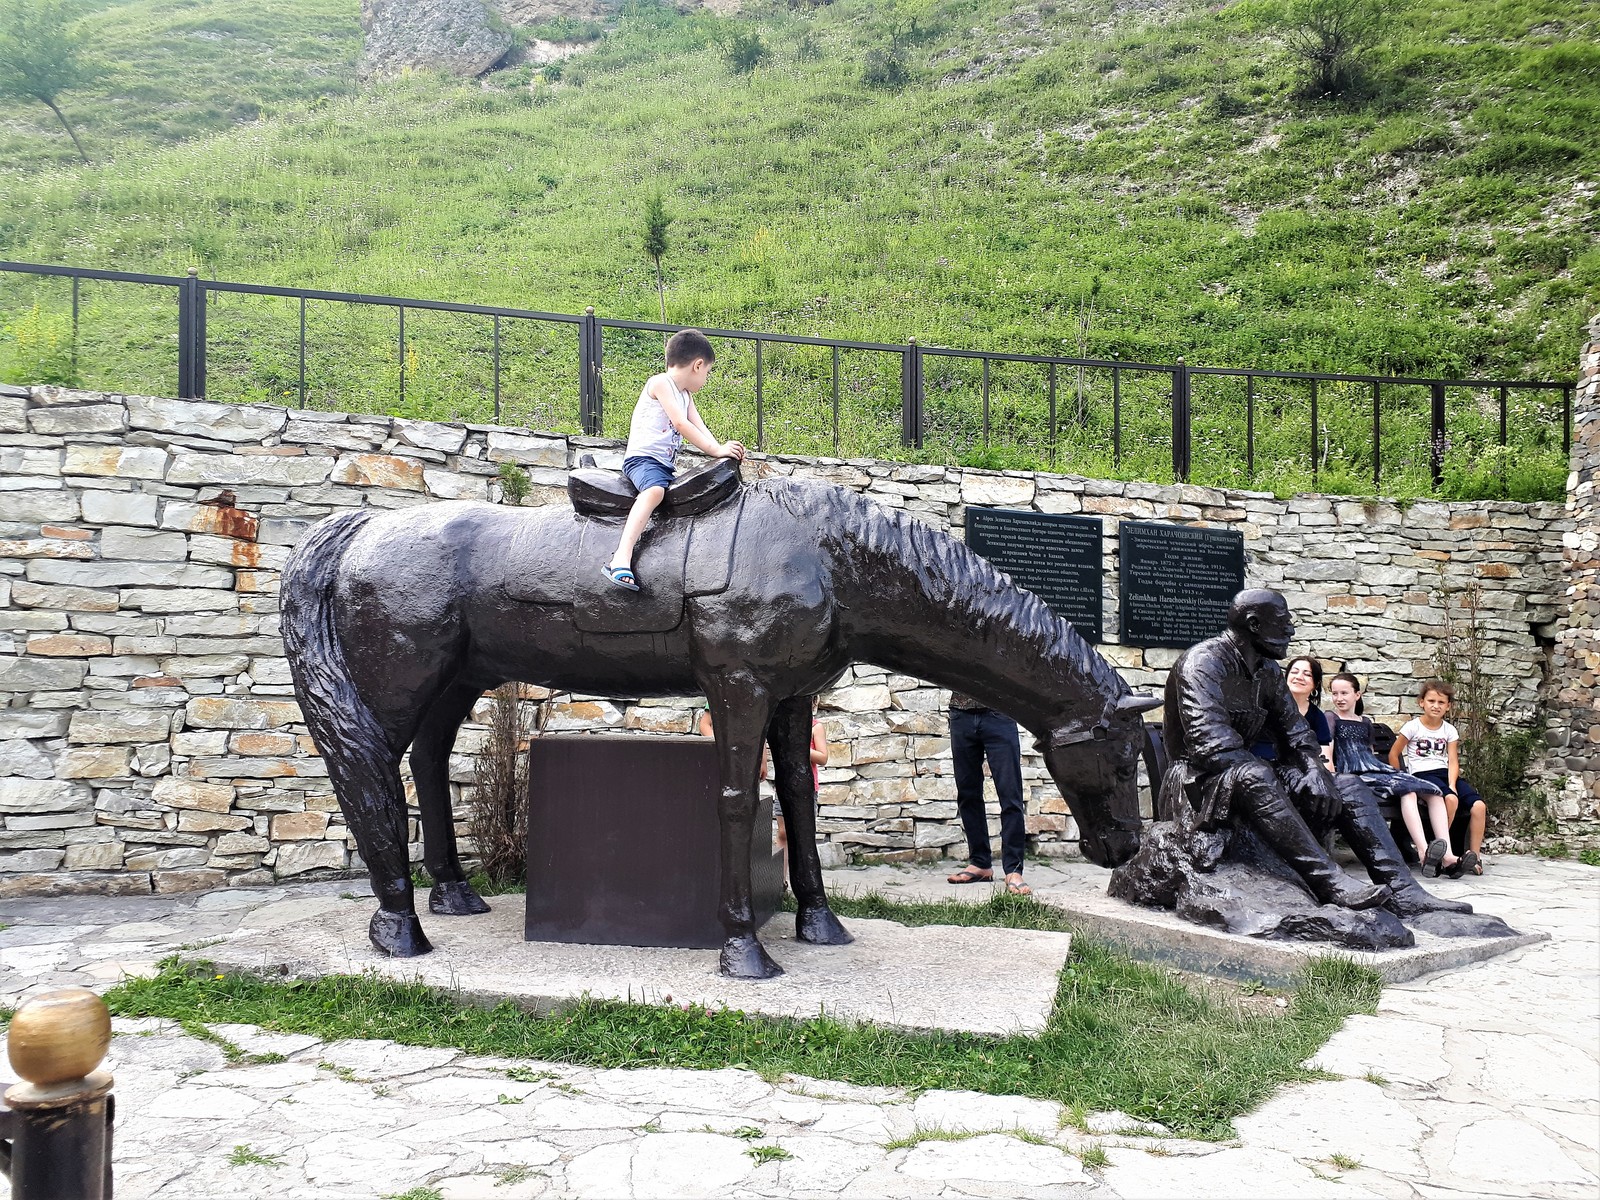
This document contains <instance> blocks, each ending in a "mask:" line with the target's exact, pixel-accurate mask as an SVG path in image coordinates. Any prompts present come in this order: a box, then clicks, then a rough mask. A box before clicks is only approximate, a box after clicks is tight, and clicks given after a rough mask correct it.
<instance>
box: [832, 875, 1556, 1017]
mask: <svg viewBox="0 0 1600 1200" xmlns="http://www.w3.org/2000/svg"><path fill="white" fill-rule="evenodd" d="M958 865H959V864H955V863H936V864H933V865H931V866H924V865H917V866H914V867H846V868H841V869H839V870H834V871H825V872H824V873H823V881H824V884H825V885H826V887H827V889H828V893H829V894H830V895H862V894H864V893H866V892H869V891H880V892H882V893H883V894H884V895H886V896H892V897H894V898H896V899H900V900H959V901H963V902H967V903H981V902H982V901H985V900H987V899H988V898H989V897H990V896H991V895H992V894H993V893H994V892H995V891H996V890H998V888H997V887H990V886H985V885H983V884H964V885H960V884H949V883H946V882H945V878H946V876H947V875H948V874H949V873H950V872H951V871H952V870H954V869H956V867H957V866H958ZM1025 874H1026V877H1027V879H1028V883H1029V886H1030V887H1032V888H1033V892H1034V896H1035V897H1036V898H1037V899H1039V900H1041V901H1043V902H1044V903H1047V904H1053V905H1055V906H1056V907H1058V908H1061V909H1063V910H1065V911H1066V913H1067V914H1068V917H1069V919H1070V920H1071V922H1072V924H1073V925H1074V926H1076V927H1077V928H1078V929H1079V930H1081V931H1082V932H1083V933H1085V934H1088V935H1090V936H1092V937H1095V938H1099V939H1100V940H1102V941H1106V942H1110V943H1113V944H1114V945H1116V946H1117V947H1118V948H1119V949H1121V950H1122V951H1124V952H1125V953H1127V954H1129V955H1131V956H1132V957H1134V958H1138V959H1143V960H1144V961H1146V962H1155V963H1161V964H1162V965H1164V966H1169V967H1177V968H1180V969H1181V970H1185V971H1196V972H1199V973H1201V974H1205V975H1215V976H1219V977H1221V978H1225V979H1237V980H1257V981H1259V982H1261V983H1265V984H1268V985H1269V986H1272V987H1286V986H1289V985H1292V984H1293V983H1295V981H1296V980H1297V978H1298V977H1299V974H1300V971H1301V969H1302V968H1303V967H1304V965H1305V963H1306V961H1307V960H1308V959H1311V958H1317V957H1320V956H1323V955H1339V956H1341V957H1344V958H1350V959H1354V960H1355V961H1356V962H1359V963H1362V964H1364V965H1365V966H1369V967H1371V968H1372V969H1373V970H1375V971H1376V972H1378V974H1379V975H1380V976H1381V977H1382V978H1383V980H1384V981H1385V982H1386V983H1402V982H1404V981H1406V980H1408V979H1416V978H1418V977H1419V976H1422V975H1430V974H1433V973H1434V972H1436V971H1448V970H1453V969H1455V968H1458V967H1464V966H1467V965H1469V964H1471V963H1475V962H1482V961H1483V960H1485V959H1489V958H1494V957H1497V956H1498V955H1501V954H1506V953H1508V952H1510V951H1512V950H1516V949H1519V948H1520V947H1523V946H1527V945H1530V944H1532V943H1534V942H1542V941H1545V940H1547V939H1548V937H1549V935H1548V934H1546V933H1519V934H1518V936H1516V937H1509V938H1445V937H1436V936H1434V935H1433V934H1430V933H1425V932H1423V931H1422V930H1420V929H1418V930H1413V932H1414V933H1415V935H1416V939H1417V943H1416V945H1415V946H1411V947H1408V948H1406V949H1404V950H1389V951H1382V952H1367V951H1356V950H1346V949H1343V948H1342V947H1339V946H1332V945H1329V944H1327V943H1326V942H1289V941H1276V940H1269V939H1265V938H1252V937H1244V936H1241V935H1239V934H1234V933H1223V932H1221V931H1220V930H1215V929H1207V928H1204V927H1203V926H1199V925H1194V924H1191V923H1190V922H1188V921H1185V920H1183V919H1181V918H1179V917H1177V916H1175V915H1173V914H1172V913H1170V912H1161V911H1158V910H1156V909H1150V908H1141V907H1139V906H1137V905H1133V904H1127V903H1125V902H1123V901H1121V900H1115V899H1112V898H1111V897H1109V896H1107V895H1106V894H1105V889H1106V882H1107V880H1109V879H1110V877H1111V873H1110V872H1109V871H1107V870H1104V869H1103V868H1101V867H1097V866H1094V865H1093V864H1091V863H1086V862H1075V861H1069V860H1061V861H1057V862H1053V863H1049V864H1039V863H1029V864H1027V871H1026V873H1025ZM1363 878H1364V877H1363ZM1478 882H1479V883H1480V884H1481V883H1482V882H1483V881H1482V880H1481V879H1480V880H1479V881H1478ZM1428 887H1429V890H1431V891H1433V892H1434V893H1435V894H1437V895H1440V896H1444V897H1448V898H1450V899H1463V900H1469V901H1472V900H1475V899H1476V900H1477V901H1478V905H1477V907H1478V910H1479V911H1482V912H1490V913H1492V912H1494V904H1493V901H1492V900H1491V901H1490V902H1489V903H1487V904H1484V903H1482V896H1481V894H1479V895H1476V896H1475V895H1474V892H1473V891H1471V890H1469V885H1468V884H1465V883H1463V882H1461V881H1456V880H1445V879H1441V880H1429V881H1428ZM1481 890H1482V889H1481V888H1480V889H1479V892H1480V893H1481Z"/></svg>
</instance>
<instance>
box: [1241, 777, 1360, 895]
mask: <svg viewBox="0 0 1600 1200" xmlns="http://www.w3.org/2000/svg"><path fill="white" fill-rule="evenodd" d="M1254 818H1255V824H1256V829H1257V831H1258V832H1259V833H1260V834H1261V836H1262V838H1263V839H1264V840H1265V841H1266V843H1267V844H1268V845H1269V846H1271V847H1272V848H1273V849H1274V850H1276V851H1277V852H1278V854H1279V855H1280V856H1282V858H1283V860H1284V861H1285V862H1287V863H1288V864H1289V865H1290V866H1291V867H1293V868H1294V869H1295V873H1296V874H1298V875H1299V876H1300V878H1301V879H1303V880H1305V884H1306V886H1307V887H1308V888H1310V889H1311V894H1312V895H1313V896H1315V897H1316V898H1317V903H1318V904H1337V905H1338V906H1339V907H1340V908H1354V909H1362V908H1375V907H1376V906H1378V905H1380V904H1383V903H1384V902H1386V901H1387V900H1388V899H1389V888H1388V886H1387V885H1385V884H1382V883H1377V884H1363V883H1357V882H1356V881H1355V880H1353V879H1351V878H1350V877H1349V876H1348V875H1346V874H1345V873H1344V872H1343V871H1341V870H1340V869H1339V865H1338V864H1337V863H1335V862H1334V861H1333V859H1331V858H1329V857H1328V852H1327V851H1326V850H1324V849H1323V848H1322V843H1321V842H1319V841H1318V840H1317V836H1316V834H1314V833H1312V832H1311V828H1310V826H1308V825H1307V824H1306V822H1305V819H1304V818H1303V817H1301V815H1300V814H1299V812H1297V811H1296V810H1295V807H1294V806H1293V805H1292V804H1290V803H1289V801H1288V800H1287V799H1285V798H1283V797H1281V796H1273V797H1271V798H1270V799H1267V798H1262V802H1261V803H1260V806H1259V807H1258V808H1257V810H1256V812H1255V813H1254Z"/></svg>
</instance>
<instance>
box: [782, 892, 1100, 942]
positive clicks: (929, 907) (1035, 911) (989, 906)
mask: <svg viewBox="0 0 1600 1200" xmlns="http://www.w3.org/2000/svg"><path fill="white" fill-rule="evenodd" d="M779 904H780V907H781V909H782V911H784V912H793V911H795V898H794V893H792V892H789V891H785V892H784V894H783V897H782V899H781V900H780V901H779ZM828 907H829V908H831V909H833V911H834V912H835V913H836V914H837V915H839V916H841V917H864V918H868V919H870V920H876V921H895V922H898V923H899V924H901V925H912V926H915V925H989V926H999V927H1001V928H1004V929H1043V930H1048V931H1051V932H1055V933H1070V932H1072V925H1071V924H1070V922H1069V920H1068V917H1067V914H1066V913H1065V912H1064V911H1062V910H1061V909H1059V908H1056V907H1055V906H1054V905H1051V904H1042V903H1040V902H1039V901H1037V900H1035V899H1033V898H1032V897H1030V896H1013V895H1012V894H1011V893H1009V892H995V893H994V894H993V895H991V896H990V897H989V898H988V899H987V900H985V901H984V902H983V903H981V904H973V903H969V902H964V901H961V900H901V899H898V898H896V897H893V896H889V895H887V894H885V893H884V892H882V891H879V890H877V889H873V890H872V891H868V892H865V893H863V894H862V895H860V896H837V895H831V896H829V897H828Z"/></svg>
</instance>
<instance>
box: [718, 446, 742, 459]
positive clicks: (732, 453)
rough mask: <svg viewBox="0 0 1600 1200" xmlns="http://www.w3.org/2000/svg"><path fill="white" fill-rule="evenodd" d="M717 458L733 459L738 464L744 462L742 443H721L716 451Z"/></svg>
mask: <svg viewBox="0 0 1600 1200" xmlns="http://www.w3.org/2000/svg"><path fill="white" fill-rule="evenodd" d="M717 457H718V458H733V459H737V460H738V461H740V462H743V461H744V443H743V442H723V443H722V446H721V448H720V449H718V451H717Z"/></svg>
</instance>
